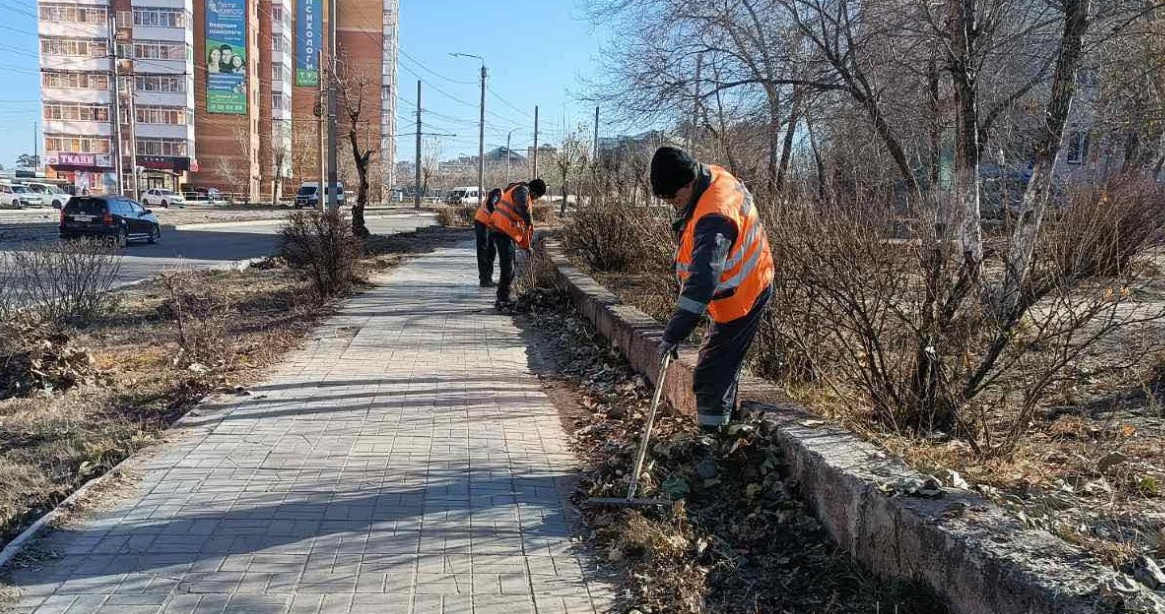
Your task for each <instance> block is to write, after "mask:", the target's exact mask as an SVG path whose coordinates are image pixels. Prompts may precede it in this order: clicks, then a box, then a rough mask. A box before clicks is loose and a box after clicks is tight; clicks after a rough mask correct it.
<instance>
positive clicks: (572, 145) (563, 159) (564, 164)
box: [554, 126, 591, 213]
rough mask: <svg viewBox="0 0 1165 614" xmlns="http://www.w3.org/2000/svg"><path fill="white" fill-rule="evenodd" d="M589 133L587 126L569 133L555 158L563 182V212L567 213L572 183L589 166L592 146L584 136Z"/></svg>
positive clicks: (559, 176) (556, 168)
mask: <svg viewBox="0 0 1165 614" xmlns="http://www.w3.org/2000/svg"><path fill="white" fill-rule="evenodd" d="M587 133H588V130H587V127H586V126H579V127H578V129H577V130H574V131H573V132H569V133H567V134H566V135H565V136H564V137H563V139H562V146H561V147H559V148H558V152H557V153H556V154H555V156H554V168H555V170H557V171H558V178H559V180H560V181H562V207H561V212H562V213H566V201H567V197H568V194H569V189H568V186H569V184H570V182H571V181H572V180H573V179H574V178H575V176H576V175H578V174H579V173H580V172H581V171H582V170H583V169H584V168H585V167H586V165H587V159H588V158H589V157H590V150H591V145H590V143H588V142H587V141H586V137H585V136H582V135H585V134H587Z"/></svg>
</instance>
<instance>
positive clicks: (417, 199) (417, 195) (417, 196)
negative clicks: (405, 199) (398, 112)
mask: <svg viewBox="0 0 1165 614" xmlns="http://www.w3.org/2000/svg"><path fill="white" fill-rule="evenodd" d="M413 170H414V171H416V178H415V179H416V188H415V189H414V190H413V192H414V195H413V208H415V209H420V208H421V80H420V79H417V158H416V168H415V169H413Z"/></svg>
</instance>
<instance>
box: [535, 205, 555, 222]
mask: <svg viewBox="0 0 1165 614" xmlns="http://www.w3.org/2000/svg"><path fill="white" fill-rule="evenodd" d="M530 219H532V220H534V223H535V224H543V225H545V224H553V223H554V222H556V221H558V210H557V209H555V208H554V204H553V203H550V202H542V201H539V202H536V203H534V206H532V207H530Z"/></svg>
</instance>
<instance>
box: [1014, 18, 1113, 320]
mask: <svg viewBox="0 0 1165 614" xmlns="http://www.w3.org/2000/svg"><path fill="white" fill-rule="evenodd" d="M1091 4H1092V2H1091V0H1064V5H1063V6H1064V32H1063V34H1062V35H1061V37H1060V46H1059V57H1058V59H1057V60H1056V72H1055V73H1054V74H1053V76H1052V95H1051V98H1050V99H1049V100H1048V104H1047V107H1046V108H1045V110H1044V118H1045V121H1044V132H1043V133H1042V134H1041V135H1040V137H1039V140H1038V141H1037V142H1036V154H1035V160H1034V163H1033V166H1032V176H1031V180H1030V181H1029V183H1028V185H1027V190H1025V191H1024V193H1023V203H1022V204H1021V205H1020V212H1019V222H1018V224H1017V226H1016V228H1015V233H1014V234H1013V235H1012V242H1011V250H1010V251H1009V252H1008V254H1007V271H1006V278H1005V282H1004V288H1003V292H1002V294H1001V296H1000V303H1001V304H1000V307H1001V310H1002V313H1003V314H1004V315H1005V316H1009V317H1010V316H1012V315H1014V313H1013V312H1014V310H1015V309H1016V308H1017V307H1018V306H1019V305H1020V297H1021V294H1022V291H1023V287H1024V284H1025V283H1026V282H1027V279H1028V275H1029V274H1030V270H1031V265H1032V257H1033V254H1034V253H1035V246H1036V240H1037V239H1038V238H1039V233H1040V226H1041V225H1042V224H1043V221H1044V213H1045V211H1046V210H1047V205H1048V200H1049V198H1048V196H1049V194H1048V192H1049V190H1050V188H1051V185H1052V178H1053V174H1054V173H1055V170H1056V159H1057V157H1058V156H1059V154H1060V144H1061V142H1062V141H1063V138H1064V127H1065V125H1066V124H1067V123H1068V117H1069V114H1070V113H1071V111H1072V99H1073V97H1074V96H1075V94H1076V70H1077V69H1078V68H1079V66H1080V60H1081V58H1082V57H1083V51H1082V49H1083V46H1084V35H1085V34H1087V33H1088V28H1089V26H1090V25H1091V20H1090V19H1089V12H1090V10H1091Z"/></svg>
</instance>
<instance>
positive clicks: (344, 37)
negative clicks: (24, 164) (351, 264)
mask: <svg viewBox="0 0 1165 614" xmlns="http://www.w3.org/2000/svg"><path fill="white" fill-rule="evenodd" d="M337 1H338V4H337V6H336V12H337V15H338V20H337V30H338V35H337V46H338V50H339V51H338V56H339V57H341V58H343V59H344V61H345V62H346V63H348V64H349V65H351V66H359V67H361V70H363V71H365V72H366V73H367V74H369V75H371V76H372V84H373V85H374V87H369V88H367V91H366V92H365V97H366V100H367V103H368V104H367V105H366V107H365V108H369V109H375V110H376V111H375V112H374V113H372V114H370V116H369V117H368V120H369V121H370V122H371V123H372V127H373V129H371V130H367V131H365V132H364V133H362V138H367V139H369V140H370V142H373V143H376V144H379V147H378V149H380V151H381V152H383V155H384V156H385V157H384V160H383V163H378V164H377V165H376V168H375V169H374V171H375V172H376V173H378V174H377V175H374V176H379V177H381V178H382V181H383V182H386V183H387V182H390V181H391V169H392V168H393V165H392V152H393V149H394V148H393V146H392V139H393V136H394V134H395V125H394V121H393V118H394V116H395V111H396V109H395V100H396V44H397V43H396V35H397V15H398V8H397V3H398V0H337ZM326 2H327V0H197V1H196V0H71V1H66V0H40V1H39V2H38V10H39V16H40V20H39V34H40V67H41V72H42V81H41V93H42V99H43V115H44V127H45V130H44V144H45V162H46V166H47V169H48V172H50V173H52V174H54V175H55V176H58V177H62V178H65V179H67V180H69V181H70V182H72V183H74V184H75V185H76V186H77V187H78V188H79V189H84V190H88V191H90V192H92V193H111V192H117V191H118V190H124V191H125V192H126V193H135V192H138V191H142V190H145V189H147V188H150V187H165V188H169V189H174V190H182V191H189V190H194V189H197V188H216V189H218V190H220V191H222V192H224V193H227V194H234V195H236V197H238V198H245V199H248V200H251V201H258V200H266V199H270V198H279V197H280V196H284V195H286V194H289V188H288V185H294V183H295V182H298V181H301V180H313V179H315V178H316V177H318V174H319V171H318V169H319V155H318V153H319V152H318V149H319V122H318V116H317V114H316V111H317V108H316V107H317V100H318V89H319V88H318V84H319V82H320V78H321V74H324V73H323V71H320V70H319V68H320V67H319V62H320V58H321V56H320V55H319V50H320V49H326V48H327V47H326V42H327V41H326V36H325V35H326V32H327V28H328V25H329V24H327V22H326V15H327V8H328V7H327V4H326ZM325 62H327V60H326V59H325ZM378 115H379V116H381V117H378ZM341 134H342V132H341ZM341 145H342V146H345V145H346V142H345V143H341ZM346 151H347V149H346V146H345V147H343V148H342V149H341V152H342V153H341V156H340V157H341V160H343V157H344V156H343V154H344V153H346ZM341 167H343V165H342V164H341ZM119 177H121V178H122V185H121V186H119V185H118V178H119ZM291 189H292V190H293V189H294V188H291Z"/></svg>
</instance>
